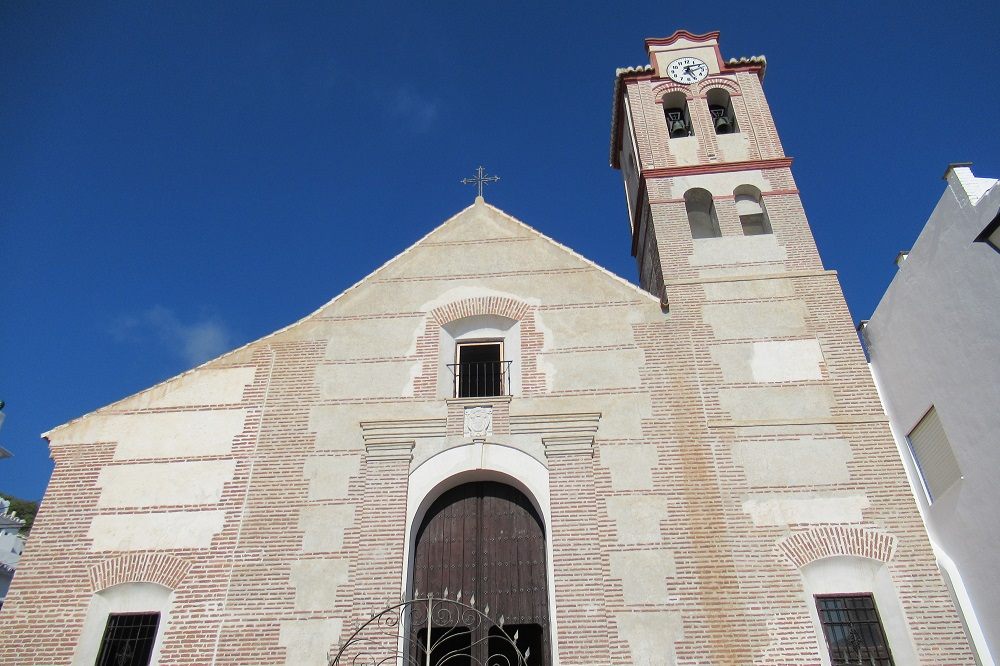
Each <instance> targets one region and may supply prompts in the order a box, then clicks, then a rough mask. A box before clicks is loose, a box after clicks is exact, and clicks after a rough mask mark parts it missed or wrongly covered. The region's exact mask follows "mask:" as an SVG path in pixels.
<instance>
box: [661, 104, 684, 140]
mask: <svg viewBox="0 0 1000 666" xmlns="http://www.w3.org/2000/svg"><path fill="white" fill-rule="evenodd" d="M664 113H665V114H666V116H667V132H669V134H670V138H671V139H676V138H677V137H681V136H687V135H688V126H687V123H685V122H684V112H683V111H681V110H680V109H667V110H666V111H665V112H664Z"/></svg>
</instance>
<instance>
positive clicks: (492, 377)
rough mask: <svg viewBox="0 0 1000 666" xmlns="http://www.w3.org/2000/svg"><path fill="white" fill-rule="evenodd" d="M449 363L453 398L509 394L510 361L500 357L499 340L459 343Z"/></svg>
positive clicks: (501, 351)
mask: <svg viewBox="0 0 1000 666" xmlns="http://www.w3.org/2000/svg"><path fill="white" fill-rule="evenodd" d="M456 356H457V359H456V360H457V361H458V362H457V363H451V364H449V365H448V368H449V369H450V370H451V371H452V376H453V378H454V382H455V397H456V398H485V397H492V396H496V395H510V365H511V362H510V361H505V360H503V342H500V341H492V342H462V343H459V344H458V348H457V349H456Z"/></svg>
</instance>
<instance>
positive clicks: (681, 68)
mask: <svg viewBox="0 0 1000 666" xmlns="http://www.w3.org/2000/svg"><path fill="white" fill-rule="evenodd" d="M667 75H668V76H669V77H670V78H672V79H673V80H674V81H676V82H677V83H697V82H698V81H701V80H702V79H703V78H705V77H706V76H708V65H706V64H705V61H704V60H700V59H698V58H692V57H691V56H686V57H684V58H678V59H677V60H674V61H673V62H672V63H670V64H669V65H667Z"/></svg>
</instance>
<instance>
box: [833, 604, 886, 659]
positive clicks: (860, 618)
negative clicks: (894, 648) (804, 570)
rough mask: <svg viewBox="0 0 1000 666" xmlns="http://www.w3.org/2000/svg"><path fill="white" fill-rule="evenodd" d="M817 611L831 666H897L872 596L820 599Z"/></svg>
mask: <svg viewBox="0 0 1000 666" xmlns="http://www.w3.org/2000/svg"><path fill="white" fill-rule="evenodd" d="M816 609H817V610H818V611H819V621H820V624H821V625H822V626H823V635H824V636H825V637H826V645H827V647H828V648H829V650H830V664H831V666H856V665H857V664H861V665H863V666H893V661H892V654H891V653H890V651H889V643H888V641H887V640H886V638H885V631H883V629H882V622H881V621H880V620H879V617H878V610H877V609H876V608H875V600H874V599H873V598H872V595H870V594H854V595H831V596H818V597H816Z"/></svg>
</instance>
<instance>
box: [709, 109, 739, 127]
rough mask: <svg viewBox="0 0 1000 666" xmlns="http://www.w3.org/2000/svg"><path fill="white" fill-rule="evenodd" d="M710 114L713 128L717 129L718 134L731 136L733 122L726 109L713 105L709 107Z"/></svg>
mask: <svg viewBox="0 0 1000 666" xmlns="http://www.w3.org/2000/svg"><path fill="white" fill-rule="evenodd" d="M708 112H709V113H711V114H712V126H713V127H715V133H716V134H731V133H732V131H733V122H732V120H730V118H729V114H728V113H726V107H724V106H716V105H712V106H710V107H708Z"/></svg>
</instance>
